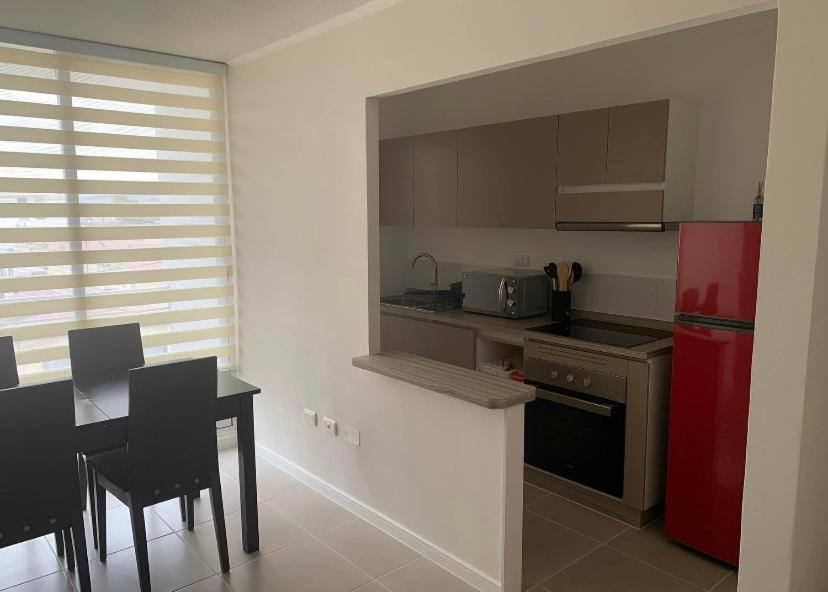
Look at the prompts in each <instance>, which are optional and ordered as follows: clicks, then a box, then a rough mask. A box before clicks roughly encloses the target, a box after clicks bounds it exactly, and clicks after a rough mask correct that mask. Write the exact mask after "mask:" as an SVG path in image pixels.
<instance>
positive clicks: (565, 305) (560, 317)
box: [549, 290, 572, 325]
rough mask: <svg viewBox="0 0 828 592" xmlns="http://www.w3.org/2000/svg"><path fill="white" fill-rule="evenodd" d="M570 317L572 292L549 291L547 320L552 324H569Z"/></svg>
mask: <svg viewBox="0 0 828 592" xmlns="http://www.w3.org/2000/svg"><path fill="white" fill-rule="evenodd" d="M571 315H572V292H571V291H566V292H563V291H561V290H551V291H550V292H549V318H550V320H551V321H552V322H553V323H563V324H565V325H568V324H569V318H570V316H571Z"/></svg>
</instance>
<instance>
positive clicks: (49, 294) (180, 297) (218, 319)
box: [0, 44, 235, 382]
mask: <svg viewBox="0 0 828 592" xmlns="http://www.w3.org/2000/svg"><path fill="white" fill-rule="evenodd" d="M223 86H224V79H223V77H222V76H217V75H213V74H204V73H200V72H189V71H182V70H173V69H165V68H157V67H153V66H145V65H136V64H131V63H124V62H117V61H110V60H104V59H99V58H91V57H82V56H77V55H73V54H66V53H59V52H54V51H51V50H37V49H32V48H24V47H19V46H13V45H9V44H0V334H3V335H12V336H13V337H14V340H15V345H16V350H17V361H18V367H19V371H20V375H21V381H23V382H31V381H36V380H46V379H52V378H59V377H64V376H68V375H69V360H68V355H69V354H68V345H67V337H66V334H67V331H68V330H70V329H75V328H83V327H98V326H103V325H109V324H117V323H126V322H139V323H141V331H142V336H143V341H144V347H145V354H146V358H147V362H148V363H153V362H161V361H166V360H172V359H178V358H185V357H199V356H206V355H216V356H218V357H219V363H220V365H221V366H223V367H228V366H230V365H232V364H233V363H234V356H235V345H234V343H235V340H234V334H235V327H234V319H235V308H234V300H233V281H232V277H233V268H232V250H231V249H232V245H231V221H230V216H231V210H230V202H229V191H228V184H227V158H226V143H225V135H224V98H223Z"/></svg>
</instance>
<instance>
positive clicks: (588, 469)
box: [525, 385, 626, 498]
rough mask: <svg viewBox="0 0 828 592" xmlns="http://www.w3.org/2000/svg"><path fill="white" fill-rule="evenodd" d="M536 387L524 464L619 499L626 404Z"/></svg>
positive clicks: (528, 418)
mask: <svg viewBox="0 0 828 592" xmlns="http://www.w3.org/2000/svg"><path fill="white" fill-rule="evenodd" d="M536 386H537V387H538V391H537V398H536V399H535V400H534V401H532V402H531V403H528V404H527V405H526V429H525V455H526V458H525V460H526V463H528V464H530V465H532V466H534V467H537V468H539V469H542V470H544V471H547V472H549V473H553V474H555V475H558V476H560V477H564V478H566V479H569V480H570V481H574V482H576V483H580V484H581V485H585V486H587V487H591V488H592V489H597V490H598V491H602V492H604V493H607V494H609V495H612V496H615V497H618V498H621V497H622V496H623V495H624V426H625V414H626V409H625V405H624V404H623V403H618V402H615V401H609V400H605V399H598V398H596V397H589V396H584V395H581V394H578V393H573V392H570V391H565V390H557V389H555V390H548V388H545V387H544V385H536Z"/></svg>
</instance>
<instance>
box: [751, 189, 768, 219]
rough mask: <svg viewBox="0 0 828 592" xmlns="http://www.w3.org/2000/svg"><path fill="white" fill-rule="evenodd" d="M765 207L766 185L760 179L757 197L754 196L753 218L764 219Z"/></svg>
mask: <svg viewBox="0 0 828 592" xmlns="http://www.w3.org/2000/svg"><path fill="white" fill-rule="evenodd" d="M764 209H765V186H764V183H762V181H759V186H758V187H757V188H756V197H754V198H753V219H754V220H755V221H757V222H761V221H762V214H763V213H764Z"/></svg>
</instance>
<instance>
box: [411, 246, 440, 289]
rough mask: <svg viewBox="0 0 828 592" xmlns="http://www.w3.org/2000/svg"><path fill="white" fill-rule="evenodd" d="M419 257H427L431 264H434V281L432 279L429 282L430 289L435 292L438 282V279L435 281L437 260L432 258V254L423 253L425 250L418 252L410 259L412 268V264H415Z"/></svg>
mask: <svg viewBox="0 0 828 592" xmlns="http://www.w3.org/2000/svg"><path fill="white" fill-rule="evenodd" d="M421 257H425V258H426V259H429V260H430V261H431V263H432V265H434V281H432V282H431V289H432V290H434V291H435V292H436V291H437V287H438V286H439V283H438V281H437V260H436V259H435V258H434V256H433V255H431V253H425V252H423V253H419V254H418V255H417V256H416V257H414V259H413V260H412V261H411V267H412V268H413V267H414V264H416V263H417V261H418V260H419V259H420V258H421Z"/></svg>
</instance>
